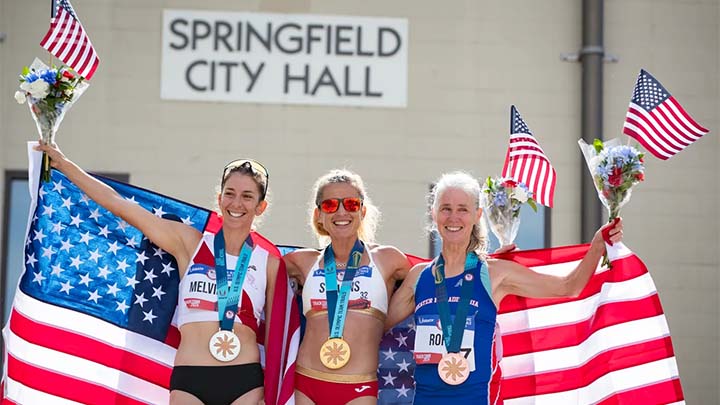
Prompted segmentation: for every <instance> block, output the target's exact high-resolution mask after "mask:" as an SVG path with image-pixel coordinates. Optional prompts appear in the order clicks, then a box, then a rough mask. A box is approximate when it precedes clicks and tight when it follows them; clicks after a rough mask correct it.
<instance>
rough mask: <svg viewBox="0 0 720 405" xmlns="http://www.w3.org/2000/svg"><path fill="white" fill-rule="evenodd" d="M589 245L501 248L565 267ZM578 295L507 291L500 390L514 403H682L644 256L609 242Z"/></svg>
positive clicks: (554, 268) (543, 265) (552, 268)
mask: <svg viewBox="0 0 720 405" xmlns="http://www.w3.org/2000/svg"><path fill="white" fill-rule="evenodd" d="M587 249H588V245H580V246H568V247H560V248H553V249H541V250H533V251H525V252H518V253H516V254H510V255H507V256H503V258H507V259H510V260H514V261H516V262H518V263H521V264H524V265H525V266H528V267H531V268H533V269H534V270H535V271H538V272H545V273H554V274H563V273H567V272H569V271H570V270H572V269H573V268H575V266H576V265H577V264H578V263H579V262H580V260H581V259H582V258H583V256H584V255H585V253H586V251H587ZM608 256H609V258H610V261H611V263H612V269H606V268H599V269H598V270H597V271H596V273H595V274H594V275H593V277H592V278H591V279H590V281H589V282H588V285H587V286H586V287H585V289H584V290H583V292H582V293H581V294H580V296H579V297H577V298H563V299H526V298H520V297H516V296H510V297H507V298H506V299H505V300H503V302H502V305H501V306H500V311H499V312H500V313H499V315H498V322H499V323H500V329H501V331H502V342H503V359H502V361H501V367H502V372H503V380H502V385H501V388H502V397H503V398H504V400H505V402H504V403H505V404H506V405H515V404H527V403H533V404H649V403H653V404H660V403H662V404H671V403H673V404H677V403H684V397H683V392H682V387H681V385H680V378H679V374H678V368H677V363H676V361H675V356H674V352H673V348H672V341H671V339H670V331H669V329H668V324H667V320H666V319H665V315H664V313H663V310H662V306H661V305H660V299H659V297H658V293H657V290H656V288H655V284H654V283H653V281H652V278H651V277H650V273H648V271H647V268H646V267H645V264H644V263H643V262H642V261H641V260H640V259H639V258H638V257H637V256H636V255H635V254H633V253H632V252H631V251H630V250H629V249H628V248H627V247H626V246H625V245H623V244H622V243H618V244H615V246H612V247H608Z"/></svg>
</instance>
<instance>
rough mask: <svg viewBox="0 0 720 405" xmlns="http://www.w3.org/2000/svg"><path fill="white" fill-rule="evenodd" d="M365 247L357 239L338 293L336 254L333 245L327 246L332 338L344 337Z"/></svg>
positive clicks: (327, 276) (327, 291) (327, 280)
mask: <svg viewBox="0 0 720 405" xmlns="http://www.w3.org/2000/svg"><path fill="white" fill-rule="evenodd" d="M364 250H365V247H364V246H363V244H362V242H360V240H356V241H355V245H353V248H352V251H351V252H350V259H349V260H348V263H347V267H346V269H345V274H344V275H343V279H342V283H341V284H340V291H339V293H338V283H337V275H336V274H337V270H336V266H335V254H334V253H333V250H332V245H329V246H328V247H326V248H325V252H324V254H323V261H324V262H325V297H326V299H327V306H328V328H329V329H330V338H331V339H333V338H339V337H342V334H343V330H344V328H345V318H346V317H347V309H348V301H349V300H350V289H351V287H352V282H353V280H354V279H355V273H356V272H357V269H358V267H360V260H361V259H362V255H363V251H364Z"/></svg>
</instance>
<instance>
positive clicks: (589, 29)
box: [579, 0, 605, 243]
mask: <svg viewBox="0 0 720 405" xmlns="http://www.w3.org/2000/svg"><path fill="white" fill-rule="evenodd" d="M603 11H604V1H603V0H583V7H582V15H583V16H582V48H581V49H580V54H579V58H580V62H581V64H582V95H581V99H582V100H581V109H582V116H581V120H582V122H581V126H582V138H583V139H584V140H585V142H587V143H588V144H592V143H593V140H594V139H595V138H598V139H603V125H602V124H603V59H604V56H605V48H604V42H603V25H604V15H603ZM579 162H580V168H579V170H580V172H581V173H583V174H582V183H581V185H582V188H581V192H582V195H581V215H582V221H581V231H580V232H581V238H582V241H583V242H586V243H587V242H590V241H591V240H592V238H593V236H594V235H595V231H597V229H598V228H600V225H601V224H602V209H603V207H602V204H601V203H600V200H599V199H598V196H597V191H596V190H595V186H594V185H593V180H592V178H591V177H590V174H589V172H588V170H587V168H586V167H585V160H584V159H582V158H581V159H580V160H579Z"/></svg>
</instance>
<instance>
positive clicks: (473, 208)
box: [432, 187, 482, 246]
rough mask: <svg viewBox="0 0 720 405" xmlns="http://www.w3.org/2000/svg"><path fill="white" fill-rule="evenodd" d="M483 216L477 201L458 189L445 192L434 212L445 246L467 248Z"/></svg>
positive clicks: (450, 188)
mask: <svg viewBox="0 0 720 405" xmlns="http://www.w3.org/2000/svg"><path fill="white" fill-rule="evenodd" d="M481 215H482V208H478V202H477V200H476V199H474V198H473V197H472V196H471V195H469V194H468V193H467V192H466V191H465V190H463V189H461V188H457V187H449V188H446V189H445V190H443V191H442V193H441V194H440V195H439V196H438V197H437V201H436V202H435V204H434V207H433V210H432V217H433V221H434V222H435V224H436V225H437V230H438V232H439V233H440V237H441V238H442V241H443V244H458V245H463V246H467V245H468V243H469V242H470V235H471V234H472V231H473V225H475V224H477V223H478V221H479V220H480V216H481Z"/></svg>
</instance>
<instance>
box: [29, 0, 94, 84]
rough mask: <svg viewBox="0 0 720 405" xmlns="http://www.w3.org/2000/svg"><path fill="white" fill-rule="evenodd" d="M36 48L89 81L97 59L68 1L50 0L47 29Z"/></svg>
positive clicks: (88, 38)
mask: <svg viewBox="0 0 720 405" xmlns="http://www.w3.org/2000/svg"><path fill="white" fill-rule="evenodd" d="M40 46H42V47H43V48H45V49H46V50H47V51H48V52H50V53H51V54H52V55H53V56H55V57H56V58H58V59H60V60H61V61H63V63H65V64H66V65H68V66H70V67H71V68H73V70H75V71H76V72H77V73H78V74H79V75H80V76H82V77H84V78H85V79H87V80H90V79H91V78H92V77H93V75H94V74H95V70H97V67H98V65H99V64H100V59H99V58H98V55H97V52H96V51H95V47H93V45H92V43H91V42H90V37H88V35H87V33H86V32H85V29H84V28H83V26H82V24H81V23H80V20H79V19H78V16H77V14H76V13H75V10H74V9H73V7H72V5H71V4H70V0H53V5H52V17H51V18H50V29H49V30H48V32H47V33H46V34H45V37H43V39H42V40H41V41H40Z"/></svg>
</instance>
